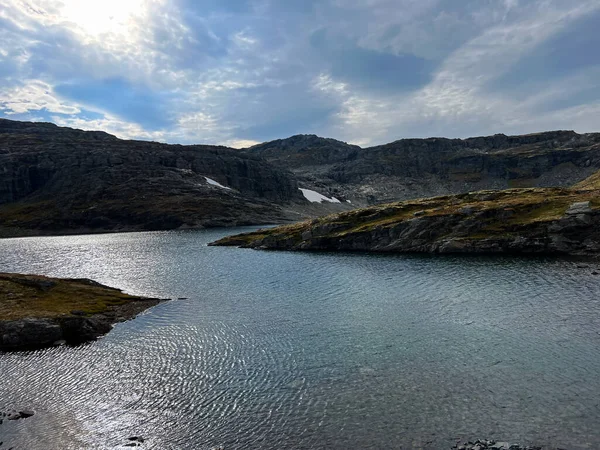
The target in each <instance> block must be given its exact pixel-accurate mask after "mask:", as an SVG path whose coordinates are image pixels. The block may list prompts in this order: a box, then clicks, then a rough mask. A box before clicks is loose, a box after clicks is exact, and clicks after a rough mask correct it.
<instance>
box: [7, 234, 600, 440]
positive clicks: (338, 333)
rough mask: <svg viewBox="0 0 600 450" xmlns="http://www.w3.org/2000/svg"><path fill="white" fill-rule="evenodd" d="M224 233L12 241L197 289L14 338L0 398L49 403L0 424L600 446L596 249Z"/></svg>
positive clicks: (34, 264)
mask: <svg viewBox="0 0 600 450" xmlns="http://www.w3.org/2000/svg"><path fill="white" fill-rule="evenodd" d="M228 232H229V233H230V232H232V231H231V230H229V231H228ZM225 233H226V232H224V231H206V232H180V233H139V234H118V235H100V236H78V237H51V238H28V239H10V240H2V241H0V271H19V272H32V273H41V274H47V275H52V276H70V277H89V278H93V279H95V280H97V281H100V282H102V283H105V284H109V285H113V286H117V287H121V288H124V289H125V290H126V291H128V292H130V293H134V294H146V295H152V296H161V297H170V298H177V297H186V298H187V299H185V300H176V301H173V302H169V303H164V304H161V305H159V306H157V307H156V308H154V309H152V310H150V311H148V312H147V313H145V314H143V315H142V316H140V317H138V318H137V319H136V320H134V321H130V322H127V323H124V324H119V325H117V326H116V327H115V329H114V331H113V332H112V333H110V334H109V335H108V336H107V337H105V338H104V339H102V340H100V341H98V342H95V343H92V344H88V345H85V346H82V347H77V348H53V349H48V350H44V351H38V352H24V353H13V354H1V355H0V379H1V382H0V402H1V403H0V409H3V408H4V409H6V408H11V407H28V408H33V409H34V410H36V415H35V416H34V417H32V418H30V419H27V420H21V421H18V422H11V423H7V422H6V421H5V422H4V424H2V425H0V441H4V445H5V446H6V447H7V448H8V447H9V446H15V450H16V449H19V448H22V449H37V448H39V449H47V448H64V449H71V448H72V449H79V448H119V447H121V446H122V445H124V444H126V443H127V442H128V441H127V438H128V437H130V436H143V437H144V438H145V439H146V441H145V443H144V444H143V448H152V449H179V448H190V449H196V448H207V449H208V448H213V447H218V446H223V447H224V448H225V449H231V448H233V449H238V448H248V449H254V448H333V449H337V448H339V449H346V448H400V447H402V448H432V449H438V448H450V447H451V446H452V445H453V444H454V443H455V441H456V440H458V439H462V440H468V439H477V438H492V439H497V440H509V441H513V442H520V443H522V444H538V445H546V446H548V448H556V447H563V448H569V449H577V448H600V429H599V427H598V423H600V327H599V325H600V285H599V281H600V277H597V276H594V275H592V271H593V270H594V267H595V265H593V264H592V265H593V266H594V267H587V268H578V267H577V266H578V263H576V262H572V261H556V260H552V259H517V258H507V257H497V258H482V257H462V258H461V257H437V258H435V257H426V256H423V257H415V256H381V255H360V254H340V255H332V254H300V253H275V252H259V251H253V250H241V249H234V248H216V247H207V246H206V243H207V242H210V241H212V240H214V239H216V238H218V237H220V236H222V235H223V234H225ZM579 264H580V263H579Z"/></svg>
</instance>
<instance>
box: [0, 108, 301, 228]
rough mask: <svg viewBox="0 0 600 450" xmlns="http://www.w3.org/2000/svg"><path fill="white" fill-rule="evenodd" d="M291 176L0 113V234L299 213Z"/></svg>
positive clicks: (203, 149) (209, 154)
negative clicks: (292, 208) (2, 116)
mask: <svg viewBox="0 0 600 450" xmlns="http://www.w3.org/2000/svg"><path fill="white" fill-rule="evenodd" d="M305 204H306V205H310V204H309V202H308V201H306V199H305V198H304V197H303V196H302V193H301V192H300V191H299V189H298V182H297V180H296V177H295V176H294V175H293V174H291V173H290V172H288V171H287V170H284V169H280V168H277V167H273V166H272V165H270V164H268V163H267V162H265V161H264V160H263V159H261V158H260V157H258V156H252V155H248V154H244V153H241V152H239V151H237V150H235V149H231V148H226V147H218V146H206V145H192V146H182V145H167V144H159V143H156V142H143V141H127V140H121V139H117V138H116V137H114V136H112V135H109V134H107V133H103V132H96V131H93V132H89V131H81V130H74V129H70V128H62V127H58V126H56V125H53V124H49V123H30V122H16V121H10V120H5V119H0V235H3V236H13V235H27V234H55V233H61V232H65V233H72V232H93V231H125V230H161V229H174V228H199V227H208V226H229V225H244V224H264V223H273V222H279V223H281V222H282V221H286V220H291V219H296V220H297V218H298V217H304V216H301V215H300V216H299V214H298V213H297V212H296V213H295V214H291V213H290V212H289V211H288V210H287V208H289V205H296V206H298V207H299V209H302V207H303V206H302V205H305Z"/></svg>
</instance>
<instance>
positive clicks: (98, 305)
mask: <svg viewBox="0 0 600 450" xmlns="http://www.w3.org/2000/svg"><path fill="white" fill-rule="evenodd" d="M161 301H164V300H161V299H155V298H145V297H137V296H132V295H128V294H124V293H123V292H121V291H120V290H118V289H114V288H111V287H108V286H104V285H101V284H99V283H96V282H95V281H92V280H88V279H59V278H49V277H43V276H39V275H21V274H14V273H0V317H1V319H0V351H14V350H32V349H38V348H43V347H49V346H52V345H59V344H70V345H75V344H81V343H84V342H88V341H93V340H95V339H97V338H98V337H100V336H102V335H104V334H106V333H108V332H109V331H110V330H111V329H112V326H113V325H114V324H115V323H117V322H123V321H125V320H129V319H132V318H134V317H135V316H136V315H138V314H139V313H141V312H142V311H144V310H146V309H148V308H150V307H152V306H155V305H157V304H158V303H160V302H161Z"/></svg>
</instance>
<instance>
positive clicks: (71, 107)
mask: <svg viewBox="0 0 600 450" xmlns="http://www.w3.org/2000/svg"><path fill="white" fill-rule="evenodd" d="M0 109H3V110H5V111H6V114H22V113H27V112H29V111H40V110H43V109H45V110H47V111H49V112H53V113H60V114H78V113H80V112H81V109H80V108H79V106H78V105H75V104H73V103H70V102H65V101H63V100H61V99H59V98H58V97H57V96H56V94H55V93H54V92H53V89H52V86H50V85H49V84H47V83H44V82H43V81H40V80H27V81H25V82H24V83H23V84H22V85H19V86H14V87H6V88H0Z"/></svg>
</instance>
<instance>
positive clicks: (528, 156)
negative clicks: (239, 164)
mask: <svg viewBox="0 0 600 450" xmlns="http://www.w3.org/2000/svg"><path fill="white" fill-rule="evenodd" d="M247 151H248V152H250V153H253V154H259V155H263V156H265V157H266V158H268V159H269V160H270V161H271V162H272V163H274V164H277V165H279V166H280V167H282V168H287V169H290V170H292V171H294V172H295V173H296V174H297V175H299V176H300V177H301V178H302V181H304V182H305V183H307V184H308V185H312V186H314V187H315V188H317V189H318V188H321V189H324V190H326V191H327V192H329V193H331V194H337V195H338V197H342V198H349V199H351V200H352V201H353V203H354V204H357V205H367V204H375V203H381V202H385V201H393V200H403V199H410V198H419V197H426V196H432V195H442V194H448V193H462V192H470V191H475V190H483V189H507V188H516V187H550V186H570V185H572V184H574V183H576V182H578V181H581V180H582V179H584V178H586V177H587V176H589V175H590V174H592V173H593V172H595V171H596V170H598V168H600V134H584V135H580V134H577V133H575V132H573V131H552V132H545V133H537V134H531V135H524V136H506V135H503V134H499V135H495V136H488V137H478V138H470V139H444V138H430V139H403V140H400V141H396V142H392V143H390V144H386V145H381V146H377V147H371V148H365V149H360V148H358V147H356V146H349V145H347V144H345V143H342V142H338V141H333V142H332V140H329V139H322V138H318V137H316V136H308V137H304V139H299V137H293V138H290V139H289V140H280V141H273V142H271V143H266V144H261V145H259V146H255V147H252V148H250V149H248V150H247Z"/></svg>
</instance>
